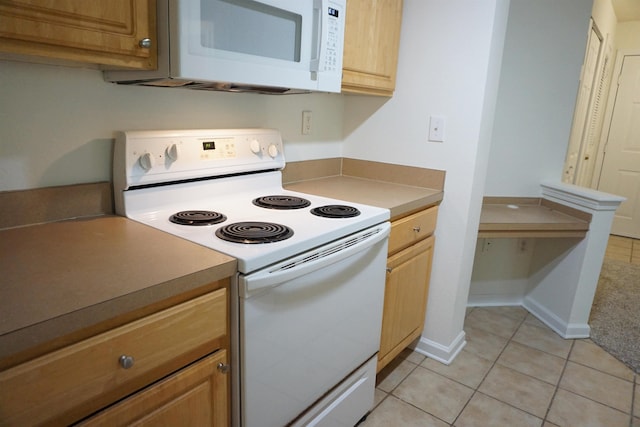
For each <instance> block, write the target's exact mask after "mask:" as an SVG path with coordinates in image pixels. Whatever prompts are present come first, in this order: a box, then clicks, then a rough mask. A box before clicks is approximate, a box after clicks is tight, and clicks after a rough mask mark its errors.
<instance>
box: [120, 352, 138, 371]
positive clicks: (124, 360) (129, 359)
mask: <svg viewBox="0 0 640 427" xmlns="http://www.w3.org/2000/svg"><path fill="white" fill-rule="evenodd" d="M118 362H120V366H122V367H123V368H124V369H129V368H131V367H132V366H133V363H134V362H135V361H134V360H133V356H127V355H126V354H123V355H122V356H120V358H119V359H118Z"/></svg>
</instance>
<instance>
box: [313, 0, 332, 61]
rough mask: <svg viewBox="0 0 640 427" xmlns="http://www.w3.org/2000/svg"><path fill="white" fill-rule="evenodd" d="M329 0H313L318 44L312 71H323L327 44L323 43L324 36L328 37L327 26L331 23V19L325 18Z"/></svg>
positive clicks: (315, 48) (315, 47) (314, 26)
mask: <svg viewBox="0 0 640 427" xmlns="http://www.w3.org/2000/svg"><path fill="white" fill-rule="evenodd" d="M328 7H329V0H314V1H313V10H314V13H313V15H314V16H313V18H314V21H315V22H314V23H313V28H314V30H315V32H316V34H315V36H316V37H315V39H316V45H315V46H314V51H315V52H314V53H315V56H314V58H313V59H312V60H311V71H312V72H319V71H322V69H321V67H322V64H324V58H325V56H326V50H327V44H326V43H323V41H324V38H325V37H327V31H328V28H327V26H328V25H329V20H328V19H325V17H324V14H325V13H326V11H327V10H328Z"/></svg>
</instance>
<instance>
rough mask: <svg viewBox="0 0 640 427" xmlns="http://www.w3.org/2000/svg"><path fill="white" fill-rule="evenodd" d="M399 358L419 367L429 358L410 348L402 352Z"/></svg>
mask: <svg viewBox="0 0 640 427" xmlns="http://www.w3.org/2000/svg"><path fill="white" fill-rule="evenodd" d="M398 358H400V359H404V360H406V361H407V362H411V363H415V364H416V365H419V364H421V363H422V361H423V360H424V359H426V358H427V356H425V355H424V354H420V353H418V352H417V351H413V350H412V349H410V348H405V349H404V350H402V351H401V352H400V354H399V355H398Z"/></svg>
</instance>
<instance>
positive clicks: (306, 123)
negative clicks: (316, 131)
mask: <svg viewBox="0 0 640 427" xmlns="http://www.w3.org/2000/svg"><path fill="white" fill-rule="evenodd" d="M310 133H311V111H303V112H302V134H303V135H309V134H310Z"/></svg>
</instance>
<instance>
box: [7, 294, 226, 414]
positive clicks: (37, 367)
mask: <svg viewBox="0 0 640 427" xmlns="http://www.w3.org/2000/svg"><path fill="white" fill-rule="evenodd" d="M226 333H227V290H226V289H225V288H223V289H218V290H216V291H214V292H212V293H209V294H207V295H203V296H201V297H198V298H195V299H193V300H190V301H187V302H185V303H183V304H180V305H177V306H175V307H171V308H169V309H166V310H163V311H161V312H158V313H155V314H153V315H151V316H147V317H145V318H142V319H140V320H137V321H134V322H131V323H129V324H127V325H124V326H121V327H119V328H116V329H113V330H111V331H108V332H105V333H103V334H100V335H96V336H95V337H92V338H89V339H87V340H84V341H81V342H79V343H77V344H74V345H71V346H69V347H66V348H63V349H60V350H58V351H55V352H53V353H50V354H47V355H44V356H42V357H40V358H37V359H34V360H32V361H29V362H26V363H23V364H22V365H18V366H16V367H14V368H11V369H8V370H6V371H4V372H0V414H2V418H3V420H2V423H1V424H3V425H21V426H24V425H33V424H40V423H42V422H46V421H53V420H55V421H56V423H60V424H62V423H64V424H67V423H69V422H73V421H76V420H77V419H79V418H81V417H82V416H85V415H87V414H89V413H91V412H93V411H95V410H97V409H99V408H101V407H103V406H105V405H107V404H109V403H111V402H113V401H115V400H117V399H119V398H121V397H123V396H125V395H127V394H129V393H131V392H133V391H136V390H138V389H140V388H141V387H143V386H145V385H147V384H149V383H150V382H152V381H155V380H157V379H159V378H162V377H163V376H165V375H167V374H169V373H171V372H172V371H175V370H177V369H178V368H180V367H181V366H184V365H186V364H187V363H189V362H191V361H193V360H195V359H196V358H198V357H201V356H203V355H205V354H207V353H210V352H211V351H213V350H215V349H216V348H217V347H219V345H218V344H219V342H217V341H216V339H218V338H221V337H224V336H225V335H226ZM121 356H131V357H132V358H133V365H132V366H130V367H128V368H125V367H123V366H124V365H125V364H122V363H121V362H120V358H121Z"/></svg>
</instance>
